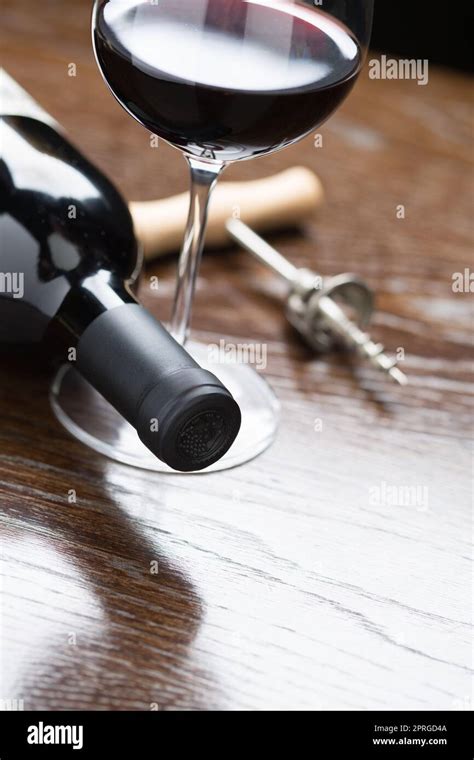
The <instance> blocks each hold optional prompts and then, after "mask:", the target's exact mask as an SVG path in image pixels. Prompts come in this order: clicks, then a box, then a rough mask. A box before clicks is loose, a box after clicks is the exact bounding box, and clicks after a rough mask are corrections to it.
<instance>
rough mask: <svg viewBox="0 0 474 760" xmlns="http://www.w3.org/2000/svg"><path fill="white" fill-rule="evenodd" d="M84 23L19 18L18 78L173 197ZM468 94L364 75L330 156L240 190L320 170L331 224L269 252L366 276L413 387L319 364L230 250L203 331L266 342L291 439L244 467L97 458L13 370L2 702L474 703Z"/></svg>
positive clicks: (263, 281) (5, 471) (32, 12)
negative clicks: (189, 470) (113, 92)
mask: <svg viewBox="0 0 474 760" xmlns="http://www.w3.org/2000/svg"><path fill="white" fill-rule="evenodd" d="M90 5H91V4H90V2H88V1H87V2H86V1H85V0H84V1H83V2H82V1H81V2H79V1H76V2H75V3H70V4H68V7H67V9H66V8H65V6H64V3H63V2H60V0H48V1H47V2H44V3H41V6H39V5H38V4H37V3H35V2H33V0H6V1H5V2H4V9H5V12H4V30H3V39H2V50H3V51H4V61H5V65H6V67H7V69H8V70H9V72H10V73H11V74H12V75H13V76H14V77H16V78H17V79H18V81H19V82H20V83H21V84H22V85H23V86H24V87H26V88H27V89H28V90H29V91H30V92H31V93H32V94H33V95H34V96H35V97H36V98H37V99H38V100H39V101H40V102H41V103H42V104H43V105H44V107H45V108H47V109H48V110H49V111H50V112H51V113H52V114H53V115H54V116H55V117H56V118H57V119H58V120H59V121H60V122H61V123H62V124H63V125H64V126H65V127H66V129H67V130H68V132H69V135H70V137H71V139H72V140H73V141H74V142H75V143H76V144H77V145H78V146H80V147H81V148H82V149H83V150H84V152H85V153H86V154H88V155H89V157H90V158H91V159H92V160H94V161H95V162H96V163H97V164H98V165H99V166H100V167H101V168H102V169H103V170H105V171H106V172H107V173H108V174H109V175H110V177H112V178H113V180H114V181H115V182H116V183H117V185H118V186H119V187H120V188H121V190H122V191H123V193H124V194H125V195H126V197H128V198H134V199H146V198H153V197H160V196H163V197H164V196H166V195H169V194H170V193H172V192H178V191H181V190H183V189H184V188H185V187H186V184H187V176H186V172H185V165H184V162H183V160H182V158H181V157H180V156H179V154H178V153H177V152H175V151H173V150H172V149H170V148H168V147H167V146H166V145H164V144H163V143H161V144H160V147H159V149H158V150H156V149H152V148H150V143H149V135H148V134H147V132H146V131H145V130H143V129H141V128H140V127H139V126H138V125H137V124H136V123H134V122H133V121H132V120H131V119H130V118H129V117H128V116H127V115H126V114H125V113H124V112H123V111H122V110H121V109H120V108H119V106H118V105H117V104H116V103H115V101H114V100H113V98H112V97H111V96H110V95H109V93H108V92H107V91H106V88H105V86H104V84H103V82H102V80H101V78H100V76H99V73H98V70H97V69H96V66H95V63H94V60H93V56H92V52H91V46H90V32H89V13H90ZM70 63H75V64H76V67H77V71H76V74H77V75H76V76H75V77H71V76H68V64H70ZM468 93H469V82H468V79H467V78H466V77H464V76H461V75H457V74H454V73H450V72H448V71H443V70H436V69H432V70H431V78H430V83H429V86H427V87H420V86H418V85H417V84H416V82H413V81H372V80H369V78H368V76H367V74H364V75H363V76H362V77H361V80H360V82H359V84H358V85H357V87H356V89H355V91H354V93H353V95H352V96H351V97H350V99H349V100H348V101H347V103H346V104H345V105H344V106H343V108H342V109H341V110H340V112H339V113H338V114H337V115H336V116H335V117H334V118H333V119H332V120H331V121H330V122H329V123H328V124H327V125H326V126H325V127H324V128H323V129H322V130H321V134H322V135H323V147H322V148H316V147H314V139H313V138H308V139H306V140H304V141H303V142H301V143H300V144H298V145H296V146H294V147H292V148H290V149H288V150H286V151H283V152H282V153H279V154H277V155H274V156H271V157H268V158H266V159H262V160H260V161H255V162H249V163H244V164H242V165H241V166H236V167H235V168H232V169H231V170H229V172H228V178H229V179H232V178H239V177H240V178H253V177H257V176H264V175H266V174H270V173H271V172H273V171H277V170H279V169H283V168H285V167H289V166H292V165H294V164H306V165H307V166H310V167H312V168H314V169H315V170H316V171H318V172H319V174H320V176H321V178H322V180H323V182H324V185H325V188H326V191H327V200H326V204H325V206H324V208H323V209H322V210H321V212H320V213H319V215H318V217H317V218H315V219H314V220H313V221H311V222H310V223H309V224H308V225H307V226H306V228H305V229H304V230H302V231H299V232H291V233H288V234H282V235H277V236H274V237H273V242H275V243H276V244H277V245H278V246H279V247H280V249H281V250H282V251H283V252H284V253H285V254H286V255H288V256H289V257H290V258H291V259H292V260H293V261H294V262H295V263H296V264H298V265H305V266H312V267H314V268H316V267H317V268H318V269H319V270H320V271H321V272H322V273H323V274H330V273H337V272H343V271H348V270H351V271H354V272H357V273H358V274H359V275H361V276H362V277H364V278H366V279H367V280H368V282H369V283H370V284H371V285H372V286H373V287H374V288H375V290H376V292H377V296H378V310H377V313H376V315H375V318H374V321H373V327H372V330H373V335H374V336H375V337H376V338H377V339H379V340H381V341H382V342H384V343H385V344H386V345H387V347H389V348H390V349H392V350H395V349H398V348H401V349H403V350H404V352H405V360H404V362H403V363H402V367H403V369H405V371H406V372H407V373H408V375H409V377H410V386H409V388H408V389H405V390H404V389H401V388H398V387H395V386H394V385H392V384H390V383H389V381H388V380H385V379H384V378H383V377H381V376H378V375H377V374H376V373H375V372H374V371H372V370H371V369H368V368H367V367H365V366H359V367H356V365H355V364H354V363H351V362H349V360H348V359H347V357H346V356H344V355H342V354H341V355H333V356H330V357H323V358H315V357H313V356H312V355H311V354H310V353H309V352H308V350H306V349H305V347H304V346H303V345H302V344H300V343H299V342H298V341H297V340H296V339H295V336H294V335H293V333H292V332H291V330H290V329H289V328H288V327H287V325H286V323H285V318H284V315H283V311H282V308H281V305H280V303H279V302H278V300H276V299H274V298H272V292H274V291H275V280H274V279H273V277H272V275H271V274H268V273H266V272H264V271H262V268H261V267H260V266H259V265H258V264H257V263H255V262H254V261H253V260H251V259H250V257H249V256H248V255H247V254H245V253H243V252H238V251H237V250H235V251H229V252H227V253H225V254H223V253H222V252H217V253H213V254H208V255H207V256H206V258H205V261H204V264H203V267H202V273H201V277H200V280H199V287H198V299H197V303H196V308H195V315H194V327H195V330H196V333H197V335H198V336H199V337H201V338H205V339H206V340H212V341H215V340H219V338H220V337H223V336H224V337H225V338H226V339H227V340H229V341H234V342H242V341H248V340H249V339H252V340H254V341H257V342H263V343H265V344H266V345H267V348H268V367H267V369H266V372H265V375H266V376H267V378H268V380H269V381H270V382H271V384H272V385H273V387H274V389H275V391H276V392H277V394H278V396H279V397H280V399H281V402H282V421H281V428H280V432H279V435H278V439H277V441H276V443H275V444H274V445H273V446H272V447H271V449H270V450H268V451H267V452H266V453H265V454H264V455H262V456H261V457H259V458H258V459H256V460H254V461H253V462H251V463H249V464H246V465H244V466H242V467H240V468H237V469H234V470H231V471H228V472H222V473H218V474H210V475H209V474H208V475H200V476H199V475H196V476H180V475H171V476H160V475H158V474H153V473H149V472H146V471H140V470H136V469H132V468H129V467H127V466H124V465H120V464H117V463H114V462H112V461H109V460H107V459H105V458H101V457H100V456H99V455H97V454H95V453H94V452H92V451H90V450H88V449H87V448H86V447H85V446H83V445H81V444H80V443H78V442H76V441H75V440H72V439H71V438H70V437H69V436H68V434H67V433H66V432H65V431H64V430H63V429H62V428H61V427H60V425H59V424H58V423H57V422H56V421H55V419H54V417H53V415H52V413H51V411H50V408H49V405H48V388H49V381H50V377H49V375H48V373H47V372H46V371H45V370H43V369H41V368H39V367H38V366H37V363H36V361H35V360H33V359H32V358H31V357H26V358H25V359H23V360H19V359H15V360H14V359H9V360H6V359H5V357H3V360H2V364H1V366H0V419H1V423H0V505H1V521H2V539H3V551H2V555H3V556H2V559H3V563H2V567H3V569H2V576H1V578H2V581H1V583H2V590H3V597H2V607H1V610H2V627H1V645H2V664H1V675H2V678H1V693H0V697H1V698H2V699H23V700H24V706H25V708H27V709H28V708H32V709H40V708H47V709H66V708H73V709H85V708H93V709H132V710H149V709H156V708H157V707H159V708H160V709H182V708H204V709H213V708H224V709H227V708H256V709H260V708H318V709H329V708H336V709H354V708H358V709H367V708H381V709H404V708H406V709H412V708H413V709H426V708H440V709H441V708H442V709H444V708H446V709H451V708H462V707H466V706H468V705H469V703H470V694H471V670H470V617H471V614H470V613H471V604H472V602H471V575H470V527H471V516H470V488H469V486H470V483H471V479H470V456H469V445H470V434H471V432H472V414H471V407H470V403H469V395H468V394H469V391H470V388H471V385H470V383H471V379H472V378H471V374H470V372H471V369H472V364H471V361H472V353H471V338H470V328H471V327H472V311H471V302H470V299H469V294H468V293H459V294H456V293H453V289H452V276H453V273H455V272H463V271H464V268H465V267H469V266H470V264H471V259H470V258H469V253H470V249H469V242H470V241H469V238H470V233H472V209H471V208H470V204H469V201H470V193H471V192H472V183H471V179H472V172H471V167H470V164H469V162H468V160H469V138H470V131H469V128H470V109H469V106H468ZM151 150H153V151H154V152H153V153H150V151H151ZM400 205H403V206H404V207H405V218H404V219H399V218H397V207H398V206H400ZM174 267H175V261H173V260H171V261H169V262H167V263H160V264H157V265H156V266H155V267H153V268H151V269H149V270H148V272H147V275H152V274H158V275H159V277H160V278H161V282H162V288H161V291H159V293H158V294H156V293H154V292H152V291H151V290H150V289H149V288H147V286H146V278H145V285H144V288H143V299H144V301H145V303H146V304H147V305H148V307H149V308H150V309H151V310H152V311H153V312H154V313H155V314H157V315H160V316H162V317H166V316H167V315H168V313H169V307H170V299H171V293H172V282H173V276H174ZM71 488H73V489H76V491H77V495H78V503H77V504H76V505H71V504H69V503H68V491H69V489H71ZM407 489H409V490H407ZM404 494H405V496H407V500H405V501H404ZM393 502H395V503H393ZM153 561H158V566H159V572H158V574H156V575H155V574H152V573H150V563H151V562H153Z"/></svg>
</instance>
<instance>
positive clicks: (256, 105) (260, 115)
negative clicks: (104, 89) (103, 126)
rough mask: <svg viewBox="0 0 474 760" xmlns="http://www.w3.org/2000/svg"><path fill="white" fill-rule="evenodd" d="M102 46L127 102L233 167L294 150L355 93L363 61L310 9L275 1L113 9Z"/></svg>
mask: <svg viewBox="0 0 474 760" xmlns="http://www.w3.org/2000/svg"><path fill="white" fill-rule="evenodd" d="M94 46H95V52H96V56H97V60H98V63H99V66H100V68H101V70H102V72H103V74H104V77H105V79H106V81H107V82H108V83H109V85H110V87H111V89H112V91H113V93H114V94H115V96H116V97H117V99H118V100H119V102H120V103H121V104H122V105H123V106H124V107H125V108H126V109H127V110H128V111H129V112H130V113H131V114H132V116H134V117H135V118H136V119H137V120H138V121H139V122H140V123H141V124H143V125H144V126H145V127H146V128H147V129H149V130H150V131H151V132H153V133H155V134H157V135H159V136H160V137H163V138H164V139H165V140H167V141H168V142H170V143H171V144H173V145H174V146H176V147H178V148H180V149H181V150H183V151H185V152H186V153H188V154H190V155H194V156H199V157H203V158H207V159H210V160H217V161H223V162H226V161H235V160H237V159H246V158H251V157H253V156H257V155H259V154H263V153H268V152H271V151H274V150H277V149H279V148H283V147H284V146H285V145H289V144H290V143H292V142H294V141H295V140H297V139H299V138H300V137H302V136H303V135H306V134H308V133H309V132H311V130H313V129H314V128H315V127H317V126H319V125H320V124H322V123H323V122H324V121H325V120H326V119H327V118H328V117H329V116H330V115H331V114H332V113H333V112H334V111H335V110H336V109H337V108H338V106H339V105H340V103H341V101H342V100H343V99H344V98H345V97H346V95H347V94H348V93H349V91H350V89H351V87H352V85H353V83H354V81H355V79H356V77H357V74H358V73H359V70H360V64H361V50H360V47H359V45H358V43H357V41H356V40H355V39H354V37H353V36H352V35H351V34H350V32H349V31H348V29H347V28H346V27H344V26H343V25H342V24H340V23H338V22H337V21H336V20H334V19H333V18H332V17H331V16H329V15H327V14H326V13H323V12H321V11H318V10H315V9H314V8H312V7H310V6H307V5H306V6H305V5H302V4H297V3H291V2H271V0H110V1H109V2H108V3H105V4H102V5H99V6H98V8H97V9H96V17H95V24H94Z"/></svg>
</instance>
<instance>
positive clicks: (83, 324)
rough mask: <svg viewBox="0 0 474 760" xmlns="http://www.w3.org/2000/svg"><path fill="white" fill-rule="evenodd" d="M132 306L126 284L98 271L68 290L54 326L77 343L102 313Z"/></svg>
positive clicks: (134, 301) (128, 286) (129, 290)
mask: <svg viewBox="0 0 474 760" xmlns="http://www.w3.org/2000/svg"><path fill="white" fill-rule="evenodd" d="M136 303H137V299H136V297H135V296H134V294H133V292H132V290H131V287H130V285H128V284H127V283H124V282H123V281H122V280H119V279H118V278H117V277H114V276H113V275H111V273H110V272H105V271H100V272H97V273H96V274H94V275H92V276H90V277H87V278H86V279H84V280H83V281H82V282H81V283H80V284H79V285H77V286H74V287H73V288H71V290H70V291H69V293H68V295H67V297H66V298H65V299H64V301H63V303H62V305H61V308H60V310H59V311H58V313H57V315H56V323H59V324H60V325H61V327H62V329H63V331H65V332H66V334H67V335H68V336H72V337H73V338H74V339H75V342H77V341H78V340H80V338H81V336H82V335H83V334H84V333H85V331H86V330H87V328H88V327H89V326H90V325H91V324H92V322H94V321H95V320H96V319H97V318H98V317H100V316H101V315H102V314H104V313H105V312H107V311H111V310H112V309H116V308H118V307H119V306H123V305H124V304H136Z"/></svg>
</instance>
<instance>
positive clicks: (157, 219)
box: [130, 166, 323, 260]
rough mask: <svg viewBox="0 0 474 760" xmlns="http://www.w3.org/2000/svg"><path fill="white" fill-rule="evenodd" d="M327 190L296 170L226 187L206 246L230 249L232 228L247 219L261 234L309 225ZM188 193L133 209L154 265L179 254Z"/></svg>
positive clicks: (214, 202) (216, 197)
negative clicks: (229, 222) (228, 224)
mask: <svg viewBox="0 0 474 760" xmlns="http://www.w3.org/2000/svg"><path fill="white" fill-rule="evenodd" d="M322 200H323V188H322V185H321V182H320V180H319V178H318V177H317V176H316V174H314V172H312V171H311V170H310V169H307V168H305V167H303V166H295V167H293V168H291V169H286V170H285V171H283V172H280V173H278V174H275V175H273V176H271V177H265V178H264V179H257V180H252V181H248V182H221V183H220V184H218V185H217V187H216V189H215V190H214V193H213V196H212V199H211V206H210V211H209V217H208V226H207V234H206V243H207V244H209V245H225V244H226V243H228V242H229V240H230V236H229V233H228V231H227V229H226V222H227V220H228V219H229V218H230V219H232V218H236V219H241V220H242V221H244V222H245V223H246V224H248V225H249V226H251V227H252V228H253V229H255V230H259V231H261V232H265V231H269V230H272V229H281V228H282V227H288V226H290V225H294V224H298V223H299V222H301V221H303V220H304V219H307V218H308V217H309V216H311V214H313V213H314V211H315V210H316V209H317V208H318V206H320V205H321V203H322ZM188 207H189V196H188V193H182V194H181V195H175V196H173V197H171V198H164V199H163V200H157V201H143V202H136V201H135V202H132V203H130V211H131V213H132V217H133V221H134V224H135V231H136V234H137V237H138V239H139V240H141V242H142V244H143V246H144V251H145V257H146V258H147V259H149V260H151V259H153V258H155V257H158V256H161V255H163V254H166V253H170V252H173V251H176V250H178V249H179V247H180V245H181V239H182V235H183V229H184V227H185V224H186V217H187V214H188Z"/></svg>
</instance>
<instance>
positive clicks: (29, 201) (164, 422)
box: [0, 99, 240, 471]
mask: <svg viewBox="0 0 474 760" xmlns="http://www.w3.org/2000/svg"><path fill="white" fill-rule="evenodd" d="M1 108H2V109H3V108H6V109H8V103H6V102H5V103H4V102H3V99H2V104H1ZM0 148H1V151H0V240H1V246H0V350H5V347H6V346H15V345H19V344H21V345H22V346H23V347H24V350H26V351H29V350H30V347H31V346H34V345H35V344H38V345H39V344H40V343H41V347H42V350H43V351H44V353H45V354H51V356H53V355H55V354H57V356H58V358H60V359H62V361H63V362H64V361H65V360H66V359H70V355H71V350H72V349H74V352H75V363H74V367H75V368H76V369H77V370H78V372H80V373H81V375H82V376H83V377H85V378H86V380H88V381H89V382H90V383H91V384H92V385H93V386H94V388H96V390H97V391H99V393H101V394H102V396H104V398H106V399H107V400H108V401H109V402H110V403H111V404H112V406H114V407H115V409H116V410H117V411H118V412H120V414H122V416H123V417H125V418H126V419H127V420H128V421H129V422H130V424H131V425H133V426H134V427H135V428H136V430H137V433H138V435H139V437H140V439H141V440H142V442H143V443H144V444H145V446H147V447H148V448H149V449H150V451H152V452H153V453H154V454H155V455H156V456H157V457H158V458H159V459H161V460H163V461H164V462H166V463H167V464H168V465H170V467H172V468H173V469H176V470H186V471H187V470H200V469H203V468H204V467H207V466H209V465H210V464H212V463H213V462H215V461H217V460H218V459H220V457H221V456H223V455H224V453H225V452H226V451H227V450H228V448H229V447H230V445H231V444H232V442H233V440H234V438H235V437H236V435H237V432H238V430H239V426H240V410H239V407H238V406H237V403H236V402H235V401H234V399H233V398H232V396H231V394H230V393H229V391H227V389H226V388H225V387H224V386H223V385H222V383H220V381H219V380H218V379H217V378H216V377H215V376H214V375H213V374H212V373H210V372H207V371H206V370H204V369H201V367H199V365H198V364H197V363H196V362H195V361H194V360H193V359H192V358H191V356H190V355H189V354H188V353H187V352H186V351H185V349H184V348H183V347H182V346H180V345H178V343H176V341H175V340H174V339H173V338H172V337H171V335H170V334H169V333H168V332H167V331H166V330H165V328H164V327H163V325H162V324H161V323H160V322H158V321H157V320H155V319H154V318H153V317H152V315H151V314H149V313H148V312H147V311H146V310H145V309H144V308H143V306H141V305H140V304H139V303H138V302H137V300H136V298H135V296H134V287H133V286H134V283H135V281H136V276H137V274H138V271H139V265H140V257H139V251H138V246H137V242H136V240H135V236H134V231H133V224H132V219H131V216H130V213H129V210H128V208H127V204H126V203H125V201H124V200H123V198H122V197H121V196H120V195H119V193H118V192H117V190H116V189H115V188H114V186H113V185H112V184H111V183H110V182H109V180H108V179H107V178H106V177H104V175H103V174H102V173H101V172H100V171H99V170H98V169H97V168H95V167H94V166H93V165H92V164H91V163H90V162H89V161H87V159H86V158H85V157H84V156H82V154H81V153H79V151H77V150H76V149H75V148H74V147H73V146H72V145H71V144H70V143H68V141H67V140H66V139H65V138H64V137H63V136H62V135H60V134H59V133H58V132H57V131H56V130H54V129H53V128H52V127H51V126H50V125H49V124H47V123H44V122H42V121H40V120H39V119H37V118H30V117H27V116H15V115H2V114H1V111H0ZM71 210H73V211H74V213H73V215H72V216H71ZM33 369H34V362H33ZM33 374H34V372H33ZM32 383H33V380H32ZM32 387H33V386H32Z"/></svg>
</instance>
